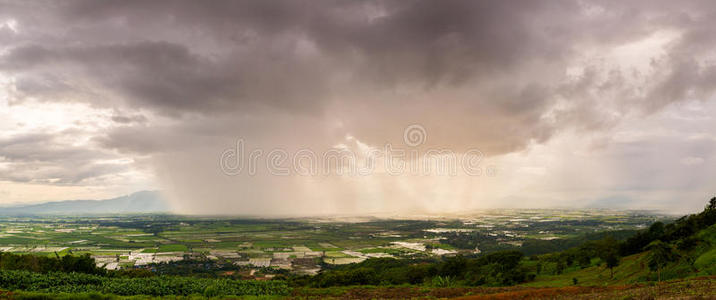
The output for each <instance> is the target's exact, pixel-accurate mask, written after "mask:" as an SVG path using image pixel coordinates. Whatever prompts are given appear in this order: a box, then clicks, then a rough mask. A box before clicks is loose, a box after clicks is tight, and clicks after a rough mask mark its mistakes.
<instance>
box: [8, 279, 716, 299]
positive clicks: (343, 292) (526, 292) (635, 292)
mask: <svg viewBox="0 0 716 300" xmlns="http://www.w3.org/2000/svg"><path fill="white" fill-rule="evenodd" d="M714 297H716V276H707V277H694V278H689V279H678V280H671V281H665V282H662V283H661V284H654V283H649V284H630V285H610V286H567V287H527V286H513V287H455V288H422V287H414V286H394V287H383V286H356V287H335V288H323V289H310V288H300V289H294V290H293V292H292V294H291V295H287V296H259V297H257V296H231V297H227V296H222V297H220V299H410V298H412V299H436V298H456V299H505V300H506V299H673V298H678V299H703V298H706V299H711V298H714ZM0 299H108V300H109V299H207V297H205V296H202V295H189V296H170V297H152V296H116V295H107V294H99V293H60V294H49V293H38V292H7V291H0ZM214 299H219V297H216V298H214Z"/></svg>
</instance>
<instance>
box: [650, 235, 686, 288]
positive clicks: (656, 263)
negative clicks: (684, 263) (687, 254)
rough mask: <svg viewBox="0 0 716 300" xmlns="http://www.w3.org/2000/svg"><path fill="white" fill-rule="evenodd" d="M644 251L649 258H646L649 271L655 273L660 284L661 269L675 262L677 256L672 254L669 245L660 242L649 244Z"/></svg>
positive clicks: (674, 253)
mask: <svg viewBox="0 0 716 300" xmlns="http://www.w3.org/2000/svg"><path fill="white" fill-rule="evenodd" d="M644 250H648V251H649V256H648V258H647V259H648V262H649V269H651V270H652V271H656V274H657V280H658V281H659V282H661V269H662V268H664V267H665V266H666V265H667V264H668V263H669V262H672V261H674V260H676V259H677V258H678V255H677V254H676V252H674V249H673V248H672V247H671V245H669V244H667V243H664V242H662V241H660V240H655V241H653V242H651V243H649V245H647V246H646V247H645V248H644Z"/></svg>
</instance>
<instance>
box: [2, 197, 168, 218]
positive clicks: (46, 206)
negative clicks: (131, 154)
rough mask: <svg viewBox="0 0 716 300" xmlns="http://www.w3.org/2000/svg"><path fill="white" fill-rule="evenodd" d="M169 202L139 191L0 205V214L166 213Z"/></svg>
mask: <svg viewBox="0 0 716 300" xmlns="http://www.w3.org/2000/svg"><path fill="white" fill-rule="evenodd" d="M168 212H169V204H168V203H167V201H166V200H165V199H164V198H162V196H161V194H160V193H159V192H158V191H140V192H136V193H133V194H130V195H126V196H121V197H117V198H112V199H105V200H66V201H53V202H46V203H40V204H32V205H23V206H12V207H0V215H6V216H7V215H14V216H17V215H83V214H126V213H168Z"/></svg>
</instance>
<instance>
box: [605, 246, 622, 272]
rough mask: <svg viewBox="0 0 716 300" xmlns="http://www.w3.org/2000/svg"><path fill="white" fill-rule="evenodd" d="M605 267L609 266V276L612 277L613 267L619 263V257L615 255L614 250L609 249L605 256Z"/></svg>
mask: <svg viewBox="0 0 716 300" xmlns="http://www.w3.org/2000/svg"><path fill="white" fill-rule="evenodd" d="M605 261H606V263H607V268H609V278H610V279H611V278H612V277H614V267H616V266H618V265H619V257H617V254H616V251H611V252H609V254H608V255H607V256H606V257H605Z"/></svg>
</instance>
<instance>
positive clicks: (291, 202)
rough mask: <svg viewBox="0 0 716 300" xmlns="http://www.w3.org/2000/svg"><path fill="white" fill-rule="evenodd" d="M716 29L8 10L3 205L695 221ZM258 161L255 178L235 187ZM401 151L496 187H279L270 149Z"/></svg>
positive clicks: (461, 10) (473, 13)
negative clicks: (453, 158) (462, 165)
mask: <svg viewBox="0 0 716 300" xmlns="http://www.w3.org/2000/svg"><path fill="white" fill-rule="evenodd" d="M714 28H716V2H714V1H672V0H664V1H658V0H649V1H594V2H592V1H574V0H569V1H559V0H554V1H535V0H529V1H449V0H440V1H317V0H310V1H27V0H0V205H8V204H17V203H24V202H38V201H48V200H64V199H83V198H84V199H87V198H90V199H101V198H111V197H114V196H118V195H123V194H127V193H131V192H134V191H138V190H144V189H152V190H155V189H156V190H162V191H163V192H164V193H165V194H166V196H167V197H168V198H169V199H170V201H171V202H172V205H173V207H174V209H175V210H176V211H177V212H182V213H226V214H330V213H360V214H367V213H375V212H396V213H403V212H433V213H439V212H456V211H458V212H459V211H466V210H470V209H480V208H492V207H612V208H644V209H647V208H648V209H662V210H668V211H670V212H679V213H680V212H689V211H696V210H699V209H700V208H702V207H703V205H704V204H705V203H706V201H707V199H708V198H710V197H711V196H713V195H714V194H715V193H716V180H715V179H714V178H716V177H715V176H714V175H716V155H715V154H716V101H714V91H715V89H716V52H714V51H713V49H716V29H714ZM411 126H412V127H411ZM406 128H413V129H415V128H417V129H419V131H420V132H418V133H419V134H421V135H422V136H421V137H420V138H421V140H420V143H419V145H415V144H411V143H409V142H408V141H406V138H407V137H408V136H407V134H406V132H405V130H406ZM239 140H241V141H243V146H244V148H245V149H246V152H247V153H246V155H248V152H249V151H250V150H255V149H260V150H262V151H263V157H260V158H258V159H257V161H260V163H259V167H258V169H259V170H257V171H256V172H255V174H252V173H250V172H249V170H248V168H245V169H243V170H242V172H234V173H231V172H229V173H231V174H227V172H226V170H225V169H222V165H224V164H222V162H221V161H220V159H221V157H222V153H226V151H231V149H232V148H233V149H234V151H235V150H236V147H237V146H236V143H237V141H239ZM388 144H389V145H391V146H392V147H396V148H400V149H403V150H407V151H414V152H420V153H425V152H426V151H429V150H430V149H440V150H449V151H452V152H453V153H455V155H458V156H460V155H464V154H465V153H476V152H474V151H475V150H478V151H479V153H481V154H482V157H481V158H480V160H479V161H478V162H477V167H478V168H479V169H480V171H482V172H481V173H479V174H467V173H466V172H457V173H456V174H438V173H436V172H427V173H426V174H415V173H414V172H403V173H401V174H390V172H388V171H387V170H385V168H382V167H380V166H382V165H384V164H383V161H384V159H378V160H377V162H378V163H377V164H378V165H379V166H378V167H376V168H375V169H374V170H373V171H372V172H370V174H360V175H356V174H347V175H346V174H338V173H337V172H329V174H317V175H310V176H307V175H305V174H297V172H291V174H288V175H287V176H278V175H276V174H271V172H268V171H267V170H261V169H262V167H261V166H262V165H263V166H264V167H263V168H264V169H268V168H267V167H266V162H265V161H266V160H267V159H264V158H266V157H267V153H268V152H270V151H271V150H272V149H282V151H285V152H286V153H288V154H289V157H293V156H294V155H295V154H296V153H299V152H300V151H303V150H306V151H312V153H319V154H320V153H326V152H330V151H333V150H336V149H337V150H340V151H351V152H352V153H357V157H358V160H357V161H359V162H364V161H366V159H367V158H366V157H367V154H366V153H369V152H370V150H376V149H384V148H385V146H386V145H388ZM471 151H473V152H471ZM229 153H231V152H229ZM235 153H239V152H238V151H235ZM237 156H239V155H237ZM234 158H236V156H234ZM290 160H291V159H289V161H290ZM404 161H405V162H407V163H408V164H409V165H410V164H411V163H412V164H413V165H416V164H418V163H417V162H419V161H420V159H419V158H417V159H416V158H410V157H407V158H405V159H404ZM233 171H237V170H236V169H233Z"/></svg>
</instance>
